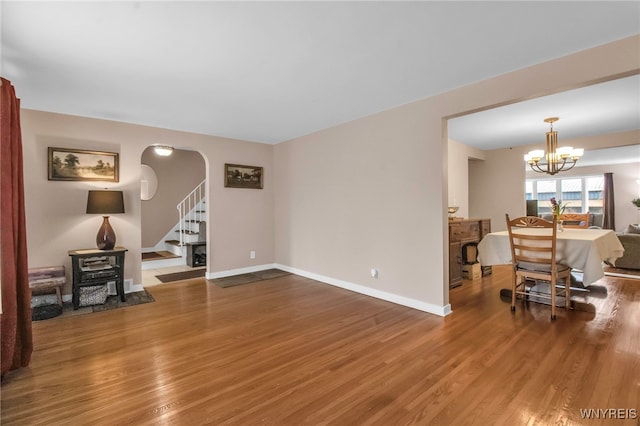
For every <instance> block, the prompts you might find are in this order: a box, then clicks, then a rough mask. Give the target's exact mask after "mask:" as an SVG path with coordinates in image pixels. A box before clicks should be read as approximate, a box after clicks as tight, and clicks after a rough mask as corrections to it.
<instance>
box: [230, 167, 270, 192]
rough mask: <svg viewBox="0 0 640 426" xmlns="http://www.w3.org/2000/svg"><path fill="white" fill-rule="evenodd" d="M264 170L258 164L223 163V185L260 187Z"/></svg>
mask: <svg viewBox="0 0 640 426" xmlns="http://www.w3.org/2000/svg"><path fill="white" fill-rule="evenodd" d="M263 181H264V170H263V168H262V167H259V166H244V165H241V164H228V163H225V165H224V186H226V187H227V188H252V189H262V187H263Z"/></svg>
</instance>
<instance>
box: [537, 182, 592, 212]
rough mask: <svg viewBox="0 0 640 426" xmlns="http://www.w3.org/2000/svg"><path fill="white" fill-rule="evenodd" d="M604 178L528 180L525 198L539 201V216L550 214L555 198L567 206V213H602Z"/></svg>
mask: <svg viewBox="0 0 640 426" xmlns="http://www.w3.org/2000/svg"><path fill="white" fill-rule="evenodd" d="M603 188H604V177H603V176H582V177H575V176H574V177H570V178H565V179H563V178H545V179H527V180H526V182H525V198H526V199H527V200H538V214H541V215H542V214H550V213H551V204H550V203H549V200H551V198H553V197H555V198H556V200H562V202H563V204H565V205H566V206H567V208H566V210H565V212H566V213H586V212H590V213H602V189H603Z"/></svg>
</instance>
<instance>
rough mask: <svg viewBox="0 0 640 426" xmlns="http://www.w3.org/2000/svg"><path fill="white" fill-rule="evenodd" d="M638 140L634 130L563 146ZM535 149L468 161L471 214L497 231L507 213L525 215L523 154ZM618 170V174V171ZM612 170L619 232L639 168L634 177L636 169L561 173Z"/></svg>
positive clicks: (627, 214) (597, 170)
mask: <svg viewBox="0 0 640 426" xmlns="http://www.w3.org/2000/svg"><path fill="white" fill-rule="evenodd" d="M639 140H640V131H632V132H623V133H615V134H609V135H599V136H593V137H588V138H580V139H572V140H565V141H563V143H564V144H566V145H571V146H579V147H583V148H585V149H596V148H607V147H614V146H624V145H631V144H635V143H638V141H639ZM533 148H534V146H520V147H513V148H504V149H495V150H490V151H485V160H484V161H471V162H469V176H470V179H469V199H470V205H471V209H470V214H471V215H472V216H473V217H488V218H490V219H491V223H492V229H493V230H494V231H498V230H504V229H506V224H505V217H504V215H505V213H509V215H510V216H512V217H513V216H522V215H524V214H525V213H526V205H525V201H524V200H525V180H526V178H527V173H526V168H525V163H524V160H523V158H524V154H526V153H527V152H529V151H530V150H531V149H533ZM636 164H637V163H636ZM636 167H637V165H636ZM617 170H619V172H616V171H617ZM623 170H624V172H623ZM609 171H611V172H614V173H616V175H615V176H614V181H615V183H616V187H617V188H616V192H618V191H620V193H619V194H616V228H618V229H620V228H621V227H626V225H627V223H625V222H627V221H628V220H630V219H631V216H632V212H630V207H634V206H633V205H632V204H631V203H630V202H629V203H628V204H629V205H628V206H627V205H626V204H625V203H624V202H623V200H624V198H625V197H628V194H629V193H630V191H632V190H633V186H634V185H635V186H637V184H636V183H635V179H638V177H637V176H638V169H637V168H636V169H635V171H636V173H635V176H636V177H633V176H634V174H633V173H632V171H633V166H627V167H619V166H602V167H597V168H594V167H589V168H586V167H576V168H574V169H573V170H570V171H568V172H563V173H562V174H563V176H575V175H583V174H588V173H593V174H603V173H604V172H609ZM529 176H530V177H540V174H538V173H533V172H530V173H529ZM507 177H508V178H507ZM632 198H633V197H632ZM632 198H630V199H629V200H631V199H632Z"/></svg>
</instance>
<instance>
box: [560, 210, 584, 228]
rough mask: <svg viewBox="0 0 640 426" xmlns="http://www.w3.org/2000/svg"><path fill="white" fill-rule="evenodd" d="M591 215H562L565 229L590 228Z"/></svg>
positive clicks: (561, 218)
mask: <svg viewBox="0 0 640 426" xmlns="http://www.w3.org/2000/svg"><path fill="white" fill-rule="evenodd" d="M590 215H591V213H564V214H561V215H560V218H559V219H560V220H561V221H562V226H563V227H564V228H579V229H580V228H582V229H588V228H589V216H590Z"/></svg>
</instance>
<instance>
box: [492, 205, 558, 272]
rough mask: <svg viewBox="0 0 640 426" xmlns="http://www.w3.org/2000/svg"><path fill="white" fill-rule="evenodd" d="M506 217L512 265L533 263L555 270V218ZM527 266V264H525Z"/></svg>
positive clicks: (535, 266) (535, 267) (535, 265)
mask: <svg viewBox="0 0 640 426" xmlns="http://www.w3.org/2000/svg"><path fill="white" fill-rule="evenodd" d="M505 217H506V219H507V230H508V231H509V242H510V244H511V261H512V264H513V267H514V268H516V267H518V266H520V267H522V265H523V264H533V265H531V266H533V268H534V269H537V267H538V266H539V267H540V268H541V269H542V268H545V266H546V268H545V269H548V270H549V271H551V272H552V273H555V272H556V219H555V217H554V218H553V221H551V222H550V221H548V220H544V219H542V218H539V217H535V216H522V217H517V218H515V219H510V218H509V215H508V214H506V215H505ZM527 266H529V265H527Z"/></svg>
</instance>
